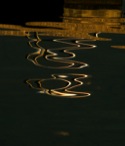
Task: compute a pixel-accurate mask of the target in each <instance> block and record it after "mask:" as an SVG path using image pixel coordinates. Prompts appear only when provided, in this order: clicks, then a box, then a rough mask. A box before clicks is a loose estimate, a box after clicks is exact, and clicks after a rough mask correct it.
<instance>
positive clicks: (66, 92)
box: [26, 73, 91, 98]
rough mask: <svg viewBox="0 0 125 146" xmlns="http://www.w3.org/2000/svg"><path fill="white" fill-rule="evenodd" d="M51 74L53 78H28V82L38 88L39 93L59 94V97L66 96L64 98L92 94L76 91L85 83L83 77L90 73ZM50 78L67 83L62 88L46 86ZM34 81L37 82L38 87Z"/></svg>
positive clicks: (32, 86)
mask: <svg viewBox="0 0 125 146" xmlns="http://www.w3.org/2000/svg"><path fill="white" fill-rule="evenodd" d="M51 76H52V78H47V79H28V80H27V81H26V83H27V84H28V85H29V86H30V87H31V88H33V89H36V90H38V93H41V94H48V95H51V96H58V97H64V98H83V97H88V96H90V95H91V93H89V92H84V91H75V89H76V88H77V87H80V86H83V85H84V84H83V81H81V79H84V78H88V75H85V74H75V73H70V74H64V75H63V74H61V75H60V74H52V75H51ZM63 76H65V79H64V78H63ZM49 80H52V81H56V80H60V81H63V82H64V83H66V85H65V86H64V87H61V88H53V89H49V88H48V89H47V88H44V83H45V82H46V81H49ZM34 83H37V84H36V87H35V85H34ZM74 83H75V85H74Z"/></svg>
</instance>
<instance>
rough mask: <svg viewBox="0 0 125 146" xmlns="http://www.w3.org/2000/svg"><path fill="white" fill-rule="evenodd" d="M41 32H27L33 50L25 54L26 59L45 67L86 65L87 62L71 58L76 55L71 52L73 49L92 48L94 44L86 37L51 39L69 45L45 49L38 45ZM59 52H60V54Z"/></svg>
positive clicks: (68, 67)
mask: <svg viewBox="0 0 125 146" xmlns="http://www.w3.org/2000/svg"><path fill="white" fill-rule="evenodd" d="M40 37H41V33H35V34H29V35H28V39H29V45H30V47H31V48H33V49H34V50H35V52H33V53H29V54H28V55H27V59H28V60H29V61H31V62H32V63H33V64H34V65H36V66H39V67H46V68H56V69H81V68H84V67H87V66H88V64H87V63H84V62H81V61H75V60H72V59H73V58H75V57H76V54H75V53H73V52H72V51H73V50H80V49H81V50H82V49H93V48H95V47H96V45H92V44H88V43H87V42H88V41H94V40H88V39H81V40H76V39H72V38H69V39H66V38H64V39H53V40H52V41H53V42H54V43H56V45H58V43H61V44H66V45H68V46H70V47H58V48H52V49H51V48H50V49H46V48H43V47H42V46H41V45H40V42H42V38H40ZM60 52H61V54H60ZM42 60H46V61H47V65H44V64H43V61H42ZM49 62H50V64H51V62H53V63H54V64H55V65H56V66H54V64H53V65H51V66H50V65H49V64H48V63H49Z"/></svg>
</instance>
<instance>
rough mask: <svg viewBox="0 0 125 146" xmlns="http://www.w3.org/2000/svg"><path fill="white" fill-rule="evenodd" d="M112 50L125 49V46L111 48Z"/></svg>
mask: <svg viewBox="0 0 125 146" xmlns="http://www.w3.org/2000/svg"><path fill="white" fill-rule="evenodd" d="M111 47H112V48H115V49H125V45H124V46H111Z"/></svg>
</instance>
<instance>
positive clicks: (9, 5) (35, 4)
mask: <svg viewBox="0 0 125 146" xmlns="http://www.w3.org/2000/svg"><path fill="white" fill-rule="evenodd" d="M63 5H64V2H63V0H51V1H50V0H44V1H31V2H23V1H17V2H13V1H9V2H4V1H2V2H1V8H0V23H2V24H4V23H6V24H8V23H9V24H10V23H11V24H21V25H22V24H25V22H28V21H62V18H61V17H62V15H63Z"/></svg>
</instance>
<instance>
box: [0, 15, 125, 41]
mask: <svg viewBox="0 0 125 146" xmlns="http://www.w3.org/2000/svg"><path fill="white" fill-rule="evenodd" d="M124 23H125V19H124V18H106V17H99V18H98V17H97V18H96V17H95V18H91V19H90V18H74V17H68V18H66V19H65V20H64V21H63V22H27V23H26V24H25V26H20V25H9V24H0V35H2V36H4V35H5V36H7V35H8V36H9V35H10V36H28V35H29V33H32V32H39V33H40V35H43V36H55V37H56V36H57V37H70V38H77V39H85V38H86V39H96V40H108V39H106V38H101V37H98V38H96V37H94V36H91V35H89V34H90V33H97V32H101V33H121V34H125V26H124Z"/></svg>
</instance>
